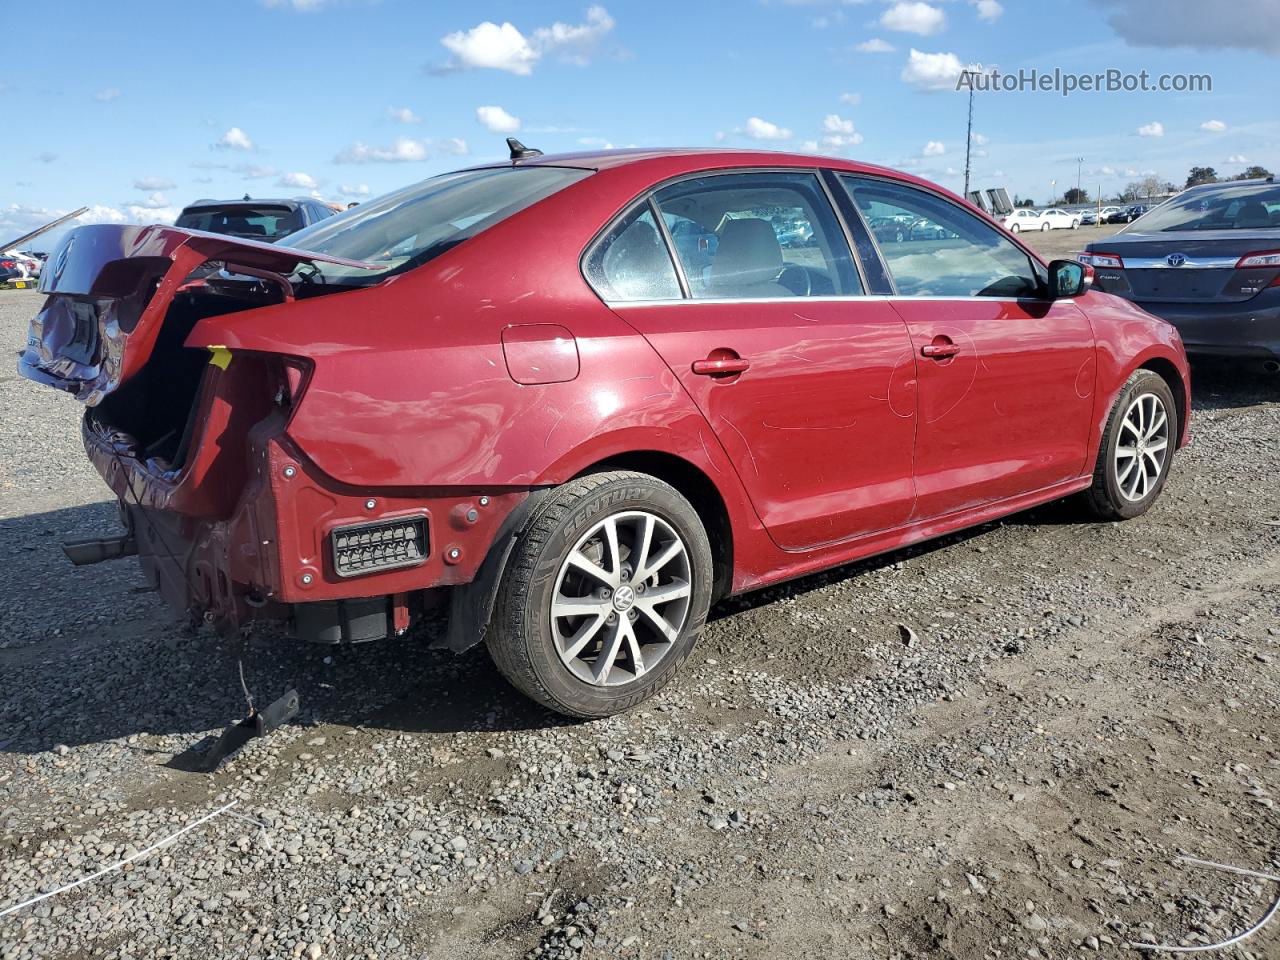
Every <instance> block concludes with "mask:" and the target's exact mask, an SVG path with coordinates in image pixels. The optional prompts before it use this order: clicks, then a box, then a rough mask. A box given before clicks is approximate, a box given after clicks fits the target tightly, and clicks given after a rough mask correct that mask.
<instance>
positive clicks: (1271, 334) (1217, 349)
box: [1079, 177, 1280, 373]
mask: <svg viewBox="0 0 1280 960" xmlns="http://www.w3.org/2000/svg"><path fill="white" fill-rule="evenodd" d="M1079 259H1080V261H1081V262H1082V263H1088V264H1091V265H1092V266H1093V268H1094V270H1095V273H1096V276H1095V280H1094V287H1095V289H1097V290H1101V291H1103V292H1105V293H1114V294H1116V295H1117V296H1121V297H1124V298H1126V299H1128V300H1132V301H1134V302H1135V303H1137V304H1138V305H1139V306H1141V307H1142V308H1143V309H1144V310H1146V311H1147V312H1148V313H1153V314H1155V315H1156V316H1158V317H1163V318H1164V319H1165V320H1168V321H1169V322H1170V323H1172V324H1173V325H1174V326H1175V327H1177V328H1178V331H1179V332H1180V333H1181V334H1182V339H1183V341H1184V343H1185V344H1186V347H1187V352H1188V353H1189V354H1192V355H1197V354H1198V355H1201V356H1204V355H1216V356H1223V357H1236V358H1242V359H1255V360H1260V361H1262V363H1263V365H1264V366H1265V368H1266V369H1267V370H1270V371H1271V372H1273V373H1274V372H1280V184H1277V183H1276V182H1275V180H1274V178H1272V177H1268V178H1267V179H1266V180H1236V181H1232V182H1230V183H1211V184H1204V185H1202V186H1198V187H1191V188H1190V189H1188V190H1185V191H1183V192H1182V193H1180V194H1178V196H1176V197H1174V198H1173V199H1172V200H1169V201H1167V202H1165V203H1162V204H1161V205H1160V206H1158V207H1155V208H1153V209H1152V210H1150V211H1149V212H1148V213H1147V214H1146V216H1144V217H1143V218H1142V219H1141V220H1139V221H1137V222H1136V223H1133V224H1131V225H1129V226H1127V227H1124V228H1123V229H1121V230H1120V231H1118V232H1117V233H1115V234H1114V235H1112V236H1110V237H1108V238H1106V239H1105V240H1096V241H1094V242H1092V243H1090V244H1088V245H1087V246H1086V247H1085V250H1084V253H1082V254H1081V255H1080V257H1079Z"/></svg>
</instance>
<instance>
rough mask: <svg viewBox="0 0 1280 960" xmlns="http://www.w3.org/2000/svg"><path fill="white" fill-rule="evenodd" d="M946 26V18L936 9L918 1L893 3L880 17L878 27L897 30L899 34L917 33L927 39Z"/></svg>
mask: <svg viewBox="0 0 1280 960" xmlns="http://www.w3.org/2000/svg"><path fill="white" fill-rule="evenodd" d="M946 24H947V16H946V14H944V13H943V12H942V11H941V10H939V9H938V8H937V7H931V6H929V4H927V3H920V2H919V0H914V2H907V0H903V2H901V3H895V4H894V5H893V6H892V7H890V8H889V9H888V10H886V11H885V12H884V13H883V14H881V16H880V26H882V27H884V28H885V29H886V30H897V31H898V32H899V33H918V34H920V36H922V37H928V36H931V35H932V34H935V33H937V32H938V31H939V30H941V29H942V28H943V27H945V26H946Z"/></svg>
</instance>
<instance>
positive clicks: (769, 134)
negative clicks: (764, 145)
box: [741, 117, 791, 140]
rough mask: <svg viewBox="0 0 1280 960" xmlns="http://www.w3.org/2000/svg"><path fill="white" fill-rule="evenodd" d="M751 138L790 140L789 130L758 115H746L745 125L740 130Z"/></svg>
mask: <svg viewBox="0 0 1280 960" xmlns="http://www.w3.org/2000/svg"><path fill="white" fill-rule="evenodd" d="M741 132H742V133H745V134H746V135H747V136H748V137H750V138H751V139H752V140H790V139H791V131H790V130H788V129H787V128H786V127H780V126H778V125H777V124H776V123H770V122H769V121H768V120H761V119H760V118H759V117H748V118H747V125H746V127H744V128H743V129H742V131H741Z"/></svg>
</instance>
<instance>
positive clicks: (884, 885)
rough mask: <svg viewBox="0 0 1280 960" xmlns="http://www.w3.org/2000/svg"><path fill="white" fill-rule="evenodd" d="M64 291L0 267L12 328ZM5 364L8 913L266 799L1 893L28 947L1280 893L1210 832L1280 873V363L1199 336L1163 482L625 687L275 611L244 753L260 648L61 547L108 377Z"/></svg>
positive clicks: (390, 952)
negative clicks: (1204, 355) (270, 708)
mask: <svg viewBox="0 0 1280 960" xmlns="http://www.w3.org/2000/svg"><path fill="white" fill-rule="evenodd" d="M1066 233H1067V232H1066V231H1063V232H1062V234H1061V235H1060V234H1053V235H1050V236H1049V237H1046V238H1044V239H1045V240H1046V241H1048V240H1052V242H1053V243H1054V244H1055V245H1057V244H1063V245H1065V247H1064V249H1063V250H1062V251H1061V252H1069V251H1070V250H1072V249H1079V245H1080V242H1081V241H1082V240H1083V239H1084V231H1081V232H1080V233H1078V234H1074V235H1070V236H1065V234H1066ZM1037 239H1039V238H1037ZM37 300H38V298H37V295H35V294H30V293H25V292H22V293H16V292H0V341H3V342H4V343H8V344H10V345H11V346H16V345H17V344H19V343H21V340H22V337H23V335H24V325H25V323H26V320H27V319H28V317H29V316H30V314H31V313H32V312H33V310H34V309H35V305H36V303H37ZM0 402H2V404H3V409H4V411H5V416H4V417H2V418H0V557H3V564H4V572H3V575H2V576H0V678H2V681H3V682H2V688H0V911H3V910H4V909H5V908H6V907H7V906H9V905H11V904H14V903H17V902H19V901H21V900H24V899H26V898H27V897H29V896H31V895H32V894H33V893H34V892H35V891H44V890H50V889H53V888H54V887H56V886H58V885H59V884H62V883H66V882H69V881H72V880H75V879H77V878H80V877H82V876H85V875H86V874H89V873H92V872H93V871H94V870H96V869H98V868H99V867H100V866H103V865H106V864H110V863H112V862H114V861H116V860H119V859H121V858H122V857H124V856H127V855H129V854H130V853H132V852H134V851H136V850H140V849H142V848H144V847H146V846H148V845H150V844H151V843H153V842H155V841H156V840H158V839H160V838H162V837H164V836H165V835H167V834H169V833H171V832H172V831H174V830H176V829H178V828H179V827H180V826H182V825H183V824H186V823H189V822H190V821H192V820H195V819H197V818H199V817H201V816H203V815H204V814H206V813H208V812H210V811H212V810H214V809H216V808H218V807H220V806H221V805H223V804H226V803H228V802H230V801H232V800H238V801H239V805H238V806H237V807H235V808H233V809H232V810H231V811H229V812H227V813H224V814H222V815H221V816H219V817H217V818H215V819H213V820H211V821H209V822H208V823H206V824H204V825H202V826H200V827H198V828H197V829H195V830H193V831H191V832H189V833H187V834H186V835H184V836H183V837H181V838H180V839H178V840H177V841H176V842H174V843H173V844H171V845H169V846H167V847H165V848H164V849H162V850H160V851H159V852H157V853H156V854H154V855H152V856H149V857H147V858H145V859H141V860H138V861H136V862H135V863H133V864H132V865H131V866H129V867H128V868H126V869H124V870H119V871H115V872H112V873H109V874H107V875H105V876H102V877H100V878H98V879H95V880H92V881H90V882H89V883H87V884H85V885H84V886H82V887H80V888H78V889H76V890H74V891H72V892H70V893H66V894H62V895H59V896H57V897H54V898H51V899H47V900H44V901H43V902H41V903H39V904H37V905H35V906H34V907H30V908H26V909H23V910H21V911H19V912H17V913H14V914H11V915H9V916H6V917H2V918H0V958H3V960H16V958H27V957H75V958H82V957H113V958H127V957H128V958H134V957H136V958H141V957H191V956H200V957H267V956H271V957H297V956H302V957H378V958H400V957H411V958H423V957H429V958H433V960H445V958H447V960H453V958H458V960H471V958H476V960H479V958H486V960H488V958H505V957H523V956H537V957H580V956H581V957H624V958H692V957H709V958H762V960H763V958H770V960H772V958H783V957H785V958H824V960H825V958H906V957H957V958H966V960H967V958H996V957H1009V958H1015V957H1016V958H1021V957H1032V958H1046V960H1048V958H1062V957H1078V956H1093V955H1109V956H1117V955H1121V954H1122V953H1126V952H1127V951H1126V949H1125V948H1126V945H1127V944H1129V943H1131V942H1134V941H1139V942H1141V941H1149V940H1153V939H1154V940H1160V941H1167V942H1169V941H1171V942H1178V941H1179V940H1182V941H1184V942H1187V943H1195V942H1200V943H1204V942H1211V941H1216V940H1220V939H1224V938H1226V937H1228V936H1230V935H1231V934H1232V933H1234V932H1236V931H1239V930H1242V929H1244V928H1245V927H1246V926H1247V925H1248V924H1250V923H1251V922H1252V921H1254V920H1255V919H1257V918H1258V917H1260V916H1261V915H1262V914H1263V912H1264V911H1265V910H1266V908H1267V907H1268V905H1269V904H1270V902H1271V897H1272V896H1273V895H1274V894H1275V893H1276V892H1277V889H1276V887H1275V885H1273V884H1267V883H1265V882H1261V881H1257V880H1252V879H1249V878H1246V877H1242V876H1236V875H1228V874H1221V873H1215V872H1205V871H1201V870H1196V869H1193V868H1191V867H1189V866H1187V865H1185V864H1182V863H1177V862H1175V859H1174V858H1175V857H1176V856H1177V855H1178V854H1180V853H1188V854H1192V855H1195V856H1199V857H1204V858H1207V859H1210V860H1215V861H1220V862H1224V863H1228V864H1235V865H1239V866H1241V867H1249V868H1253V869H1257V870H1266V871H1270V872H1272V873H1280V843H1278V841H1280V822H1278V820H1277V817H1278V815H1280V809H1277V806H1276V803H1277V801H1278V800H1280V713H1278V712H1277V708H1278V707H1280V483H1277V476H1278V474H1280V378H1271V379H1264V378H1263V377H1261V376H1253V375H1247V374H1245V373H1242V372H1240V371H1238V370H1232V369H1228V368H1216V369H1205V370H1197V384H1196V399H1195V414H1194V423H1193V432H1194V438H1195V439H1194V443H1193V445H1192V447H1190V448H1189V449H1188V450H1186V451H1184V452H1183V453H1181V454H1180V455H1179V456H1178V457H1177V458H1176V459H1175V462H1174V472H1173V476H1172V478H1171V481H1170V483H1169V485H1168V487H1167V489H1166V491H1165V495H1164V497H1163V499H1162V500H1161V501H1160V502H1159V503H1158V504H1157V505H1156V507H1155V508H1154V509H1153V510H1152V512H1151V513H1149V514H1148V515H1147V516H1145V517H1143V518H1140V519H1138V520H1135V521H1131V522H1128V523H1123V524H1097V523H1085V522H1080V521H1079V520H1078V514H1077V513H1076V512H1075V510H1074V508H1073V506H1072V505H1071V504H1055V505H1051V506H1048V507H1045V508H1041V509H1038V510H1035V511H1033V512H1031V513H1027V514H1020V515H1018V516H1015V517H1011V518H1009V519H1008V520H1007V521H1005V522H1003V523H996V524H989V525H987V526H984V527H982V528H979V529H976V530H973V531H970V532H968V533H966V534H964V535H962V536H953V537H949V538H947V539H945V540H942V541H938V542H935V543H931V544H927V545H924V546H922V547H918V548H915V549H911V550H908V551H904V552H900V553H896V554H893V555H890V556H887V557H883V558H879V559H877V560H874V561H871V562H867V563H862V564H858V565H855V566H852V567H848V568H844V569H841V570H838V571H834V572H831V573H828V574H824V575H821V576H817V577H811V578H808V579H805V580H803V581H800V582H797V583H794V584H790V585H788V586H786V587H782V588H776V589H770V590H768V591H765V592H764V593H761V594H758V595H752V596H748V597H745V598H740V599H737V600H734V601H730V602H728V603H725V604H723V605H721V607H720V608H719V609H718V610H717V611H715V616H714V619H713V622H712V623H711V624H710V625H709V627H708V630H707V632H706V634H705V636H704V639H703V642H702V643H701V645H700V646H699V648H698V649H697V650H696V651H695V652H694V654H693V656H692V657H691V658H690V660H689V663H688V664H687V669H686V671H685V672H684V674H683V675H682V676H681V677H680V678H679V679H678V680H677V682H676V683H675V684H674V685H673V686H672V687H670V688H669V689H668V690H667V691H666V692H665V693H664V694H663V695H662V696H660V697H659V698H657V699H656V700H654V701H652V702H650V703H649V704H647V705H645V707H644V708H643V709H640V710H638V711H636V712H634V713H632V714H629V715H627V716H623V717H617V718H613V719H611V720H608V721H602V722H595V723H583V724H571V723H565V722H561V721H559V720H557V719H556V718H555V717H553V716H551V715H549V714H547V713H544V712H542V711H540V710H539V709H537V708H535V707H532V706H531V705H530V704H529V703H527V702H526V701H524V700H523V699H521V698H520V697H519V696H518V695H516V694H515V693H514V692H512V691H511V690H510V689H509V688H508V687H507V686H505V684H504V683H503V682H502V681H501V680H500V679H499V678H498V677H497V676H496V675H495V672H494V670H493V668H492V667H491V665H490V663H489V661H488V659H487V657H486V655H485V653H484V652H483V650H473V651H471V652H470V653H469V654H467V655H465V656H462V657H459V658H455V657H452V656H450V655H448V654H442V653H436V652H432V651H428V650H427V649H426V648H425V644H424V643H423V642H422V639H421V638H420V637H412V638H407V639H405V640H402V641H397V642H386V643H380V644H373V645H368V646H363V647H356V648H347V649H330V648H316V647H304V646H297V645H294V644H291V643H289V642H287V641H285V640H283V639H282V638H279V637H276V636H263V637H260V638H259V639H258V640H257V641H256V643H255V645H254V648H253V652H252V657H251V660H250V662H249V663H248V664H247V669H248V674H249V677H250V682H251V685H252V686H253V688H254V689H255V691H257V693H258V694H259V696H260V698H262V699H266V698H270V697H274V696H276V695H277V694H278V693H279V692H280V691H281V690H283V689H284V688H285V687H286V686H287V685H289V684H296V686H297V687H298V689H299V691H300V692H301V696H302V702H303V711H302V714H301V716H300V718H299V722H297V723H295V724H292V725H290V726H288V727H287V728H285V729H282V730H280V731H278V732H277V733H276V734H274V735H272V736H271V737H270V738H267V739H265V740H260V741H256V742H255V743H253V744H251V745H250V747H248V748H247V749H246V750H245V752H244V753H243V754H242V755H241V756H239V757H238V758H236V759H235V760H234V761H233V762H232V763H230V764H229V765H228V766H227V767H225V768H224V769H223V770H222V771H221V772H219V773H217V774H215V775H212V776H210V775H205V774H200V773H193V772H188V769H186V768H187V767H188V766H189V764H188V751H189V750H190V748H192V747H193V746H195V745H196V744H198V743H200V742H201V741H202V740H203V739H204V738H205V737H207V736H209V735H211V734H214V733H215V732H217V731H218V730H220V728H221V727H222V726H223V725H224V724H226V723H227V722H228V721H230V720H234V719H236V718H237V717H238V716H240V715H242V712H243V700H242V697H241V695H240V693H239V688H238V683H237V681H236V664H235V659H234V657H233V656H231V654H230V652H229V650H226V649H223V648H221V647H220V646H219V645H218V643H217V642H216V641H214V640H213V639H212V638H211V637H209V636H207V635H203V634H201V635H188V634H184V633H183V632H182V631H181V630H179V629H178V628H177V627H175V626H173V625H172V624H171V623H170V622H169V621H168V620H167V619H166V617H165V614H164V612H163V610H162V608H161V606H160V604H159V603H158V601H157V600H156V598H155V597H154V596H153V595H152V594H150V593H147V592H145V591H143V590H142V589H141V579H140V577H139V575H138V574H137V573H136V572H135V570H134V567H133V564H132V562H130V561H123V562H118V563H115V564H102V565H98V566H95V567H88V568H81V569H76V568H72V567H70V566H69V565H68V564H67V563H66V562H65V561H64V559H63V558H62V556H61V554H60V552H59V550H58V543H59V541H60V540H62V539H64V538H68V537H72V536H85V535H88V534H89V533H91V532H93V531H98V530H103V531H105V530H109V529H111V528H112V526H113V511H112V509H111V507H110V506H109V505H108V504H106V503H105V502H104V499H105V487H104V485H103V484H102V483H101V481H100V480H99V478H98V477H97V475H96V474H95V473H94V472H93V471H92V470H91V468H90V467H89V466H88V465H87V463H86V462H85V460H84V457H83V455H82V453H81V451H80V448H79V440H78V432H77V429H78V428H77V416H78V410H77V407H76V405H75V403H74V402H72V401H71V400H70V399H68V398H65V397H62V396H59V395H58V394H56V393H54V392H53V391H51V390H47V389H42V388H38V387H36V386H34V385H32V384H30V383H27V382H26V381H24V380H21V379H19V378H18V377H17V376H16V375H15V374H14V372H13V370H12V367H10V368H8V369H5V370H0ZM904 628H910V630H909V631H908V630H906V629H904ZM1234 949H1235V951H1236V952H1235V953H1234V954H1230V955H1232V956H1237V957H1254V958H1262V957H1271V958H1274V957H1280V923H1277V924H1275V925H1273V926H1272V927H1270V928H1268V929H1265V930H1263V931H1262V932H1261V933H1260V934H1258V935H1257V936H1255V937H1253V938H1252V939H1250V940H1249V941H1247V942H1246V943H1245V944H1244V946H1243V947H1242V948H1239V947H1238V948H1234ZM1129 955H1136V954H1132V953H1130V954H1129Z"/></svg>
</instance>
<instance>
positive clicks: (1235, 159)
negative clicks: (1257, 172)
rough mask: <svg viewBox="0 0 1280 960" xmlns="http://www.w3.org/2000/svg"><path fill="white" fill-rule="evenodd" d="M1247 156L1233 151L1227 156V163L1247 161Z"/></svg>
mask: <svg viewBox="0 0 1280 960" xmlns="http://www.w3.org/2000/svg"><path fill="white" fill-rule="evenodd" d="M1248 162H1249V158H1248V157H1246V156H1244V155H1243V154H1240V153H1233V154H1232V155H1231V156H1229V157H1227V163H1248Z"/></svg>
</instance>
